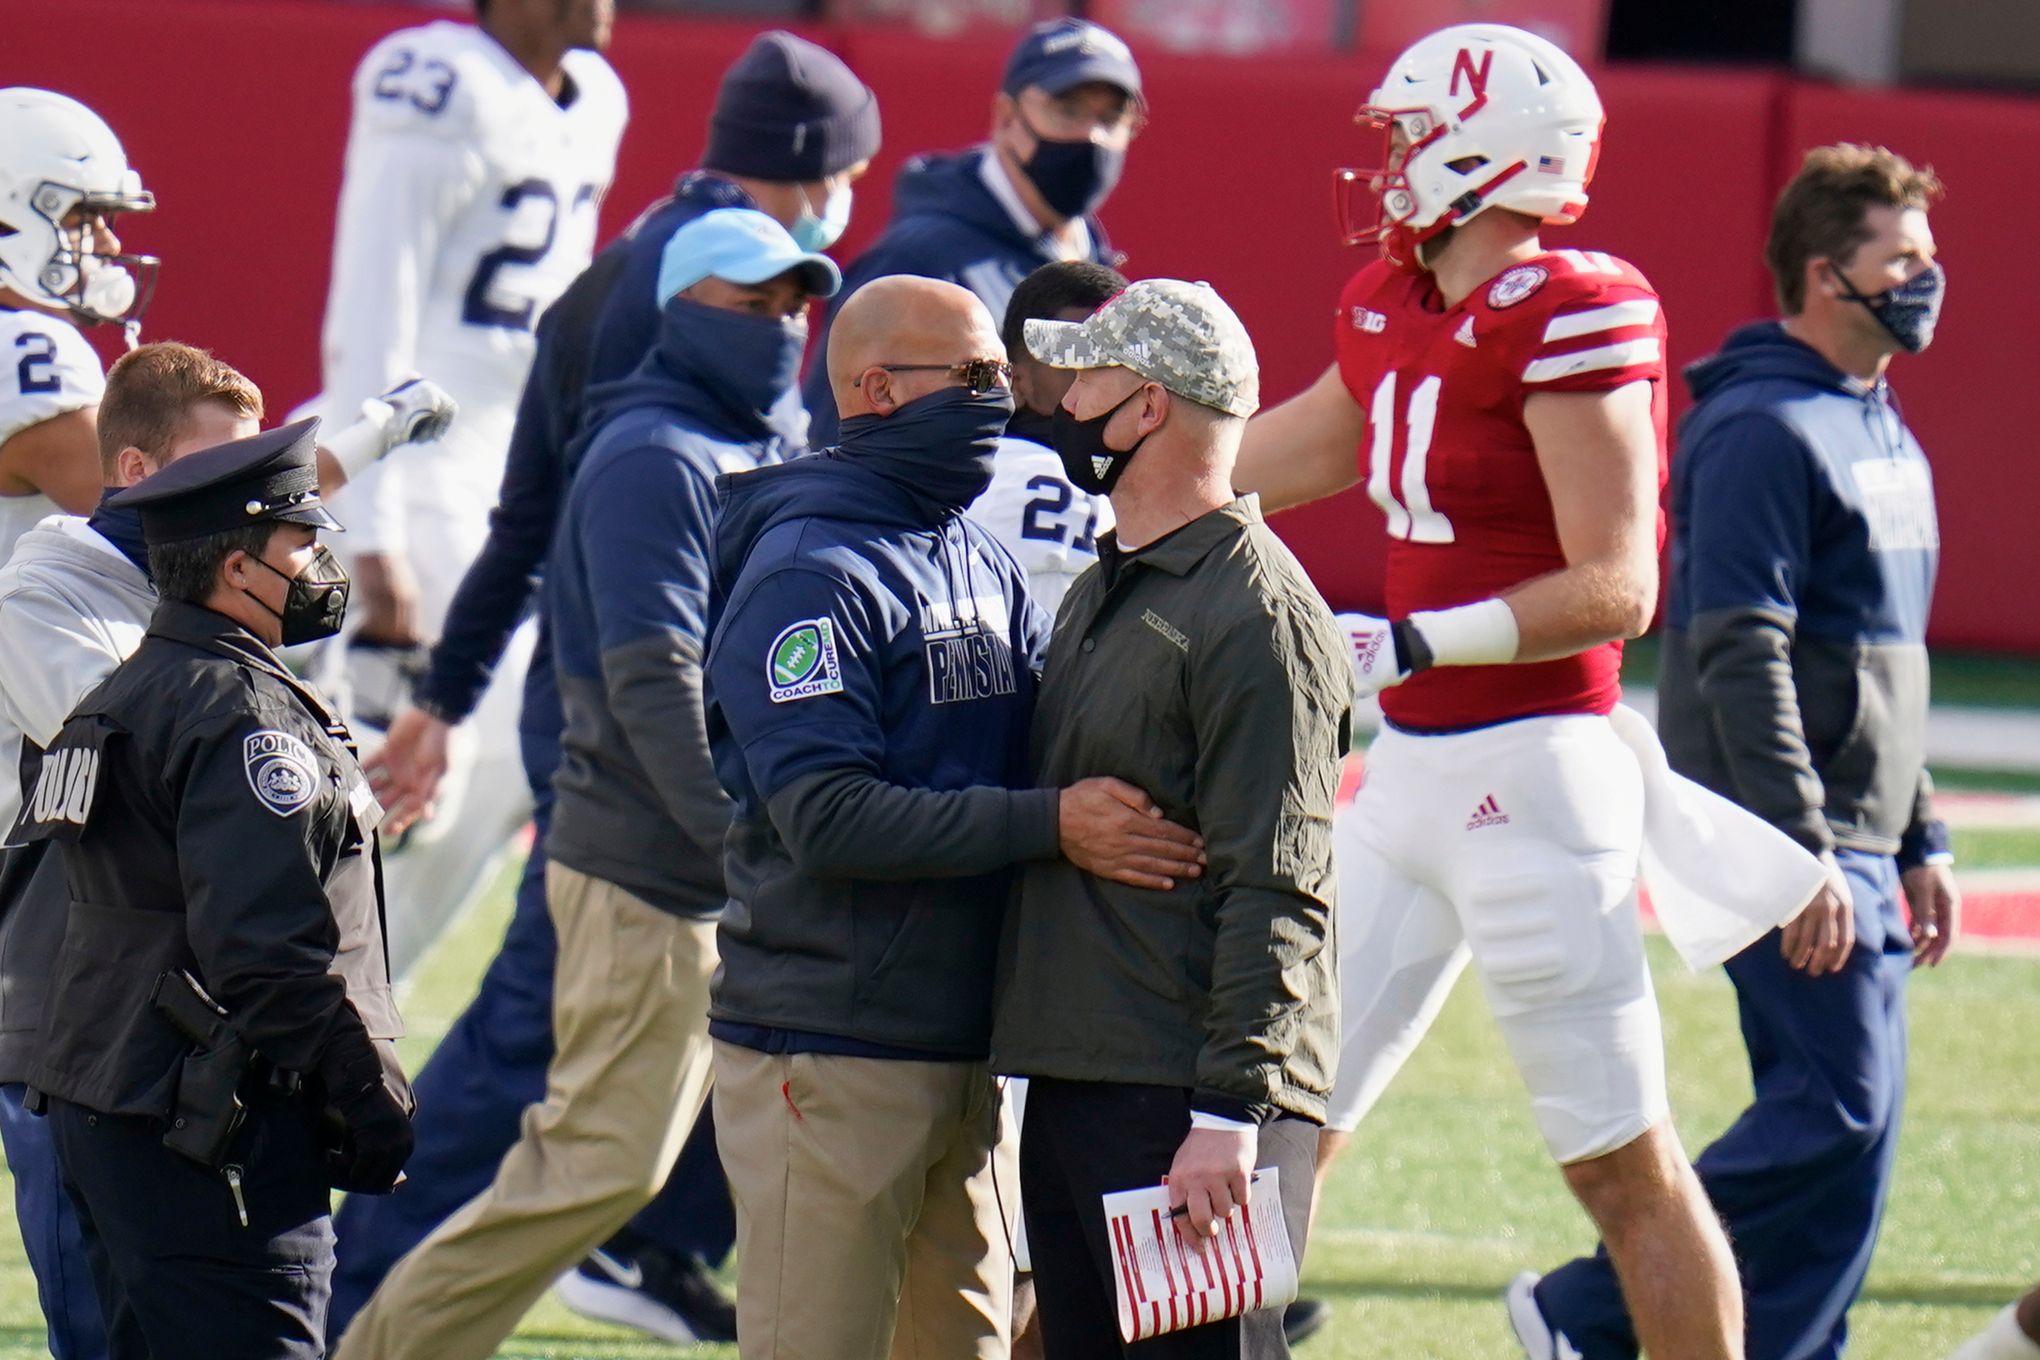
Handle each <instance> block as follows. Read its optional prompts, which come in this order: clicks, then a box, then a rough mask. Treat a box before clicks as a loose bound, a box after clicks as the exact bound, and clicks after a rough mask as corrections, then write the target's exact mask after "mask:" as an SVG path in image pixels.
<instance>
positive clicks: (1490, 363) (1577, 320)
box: [1333, 250, 1666, 731]
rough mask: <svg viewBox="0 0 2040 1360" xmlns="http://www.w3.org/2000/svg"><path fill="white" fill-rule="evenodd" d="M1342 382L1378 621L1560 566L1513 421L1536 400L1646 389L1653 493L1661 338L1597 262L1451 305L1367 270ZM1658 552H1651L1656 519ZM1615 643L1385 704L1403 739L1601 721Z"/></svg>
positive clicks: (1660, 458) (1521, 276)
mask: <svg viewBox="0 0 2040 1360" xmlns="http://www.w3.org/2000/svg"><path fill="white" fill-rule="evenodd" d="M1335 324H1336V332H1335V339H1334V342H1333V343H1334V348H1335V351H1336V353H1337V356H1338V364H1339V375H1340V377H1341V378H1342V379H1343V380H1344V382H1345V384H1346V388H1347V390H1348V391H1349V392H1351V393H1352V394H1353V399H1354V400H1355V401H1356V402H1358V403H1359V404H1360V409H1361V410H1362V411H1364V412H1366V414H1367V433H1366V437H1365V439H1364V440H1363V441H1362V445H1361V448H1360V450H1359V456H1360V460H1361V462H1360V474H1361V477H1362V478H1363V480H1364V481H1365V483H1366V486H1367V491H1368V495H1369V497H1370V498H1371V499H1372V500H1373V501H1374V503H1375V504H1376V505H1377V506H1379V507H1380V509H1381V511H1382V513H1383V514H1384V515H1386V516H1387V529H1388V536H1389V544H1388V576H1387V582H1386V588H1387V612H1388V614H1389V616H1390V617H1392V618H1403V617H1406V616H1408V615H1409V614H1412V613H1414V612H1416V611H1418V610H1424V609H1447V608H1450V607H1452V606H1454V605H1461V604H1468V603H1471V602H1473V601H1476V600H1483V599H1487V598H1489V597H1490V596H1493V595H1498V594H1500V593H1501V592H1503V591H1505V590H1508V589H1510V588H1512V587H1514V586H1518V585H1521V584H1522V583H1523V582H1525V581H1528V580H1530V579H1531V578H1533V577H1537V576H1542V575H1545V574H1547V573H1549V572H1553V571H1557V570H1559V569H1561V568H1563V567H1564V566H1565V565H1566V561H1565V552H1564V549H1563V548H1562V547H1561V546H1560V543H1559V539H1558V529H1557V526H1556V524H1555V522H1554V520H1553V516H1552V509H1551V497H1550V494H1549V492H1548V491H1547V489H1546V487H1545V483H1544V474H1543V471H1542V469H1541V468H1540V467H1539V465H1538V460H1537V451H1536V448H1535V447H1534V446H1533V444H1532V442H1531V438H1530V431H1529V428H1528V427H1527V426H1526V425H1525V424H1524V420H1523V406H1524V403H1525V402H1526V401H1527V400H1529V398H1531V397H1533V396H1535V395H1536V394H1538V393H1540V392H1575V393H1577V392H1588V393H1591V392H1606V391H1612V390H1614V389H1615V388H1618V387H1622V386H1626V385H1627V384H1629V383H1632V382H1648V383H1650V384H1651V385H1652V394H1651V395H1652V414H1653V421H1654V424H1655V427H1656V443H1657V484H1658V487H1659V489H1660V491H1662V489H1663V486H1664V479H1665V424H1666V390H1665V389H1666V384H1665V323H1664V313H1663V309H1662V308H1661V307H1660V306H1659V304H1658V297H1657V293H1656V292H1655V291H1654V290H1653V289H1652V288H1651V286H1650V284H1649V283H1648V282H1647V281H1646V280H1645V279H1644V277H1643V275H1642V274H1640V273H1638V272H1637V270H1636V269H1635V268H1634V267H1633V266H1631V265H1629V264H1627V263H1625V262H1624V261H1622V260H1618V259H1616V258H1615V257H1613V256H1610V255H1605V254H1601V253H1599V252H1596V251H1580V250H1554V251H1549V252H1546V253H1544V254H1542V255H1538V256H1536V257H1534V258H1532V259H1529V260H1526V261H1523V262H1521V263H1518V264H1515V265H1512V266H1510V267H1509V268H1507V269H1505V270H1503V271H1502V272H1501V273H1500V274H1497V275H1496V276H1495V277H1494V278H1492V279H1490V280H1489V281H1488V282H1486V283H1484V284H1482V285H1481V286H1480V287H1478V288H1476V289H1475V290H1474V291H1473V292H1472V293H1470V294H1468V295H1467V296H1466V297H1465V298H1464V299H1462V300H1461V301H1460V302H1459V303H1458V304H1457V305H1455V306H1451V307H1447V306H1446V305H1445V303H1444V299H1443V298H1442V297H1441V296H1440V295H1439V292H1438V288H1437V285H1436V283H1435V282H1434V281H1433V280H1432V278H1431V276H1430V275H1429V274H1422V275H1408V274H1402V273H1398V272H1397V271H1395V270H1393V269H1391V268H1390V267H1389V266H1388V265H1386V264H1383V263H1378V262H1377V263H1374V264H1370V265H1368V266H1367V267H1366V268H1364V269H1362V270H1361V271H1360V272H1359V273H1357V274H1355V275H1354V276H1353V278H1352V279H1351V280H1350V281H1349V282H1348V283H1347V285H1346V288H1345V291H1344V293H1343V294H1341V296H1340V299H1339V313H1338V318H1337V321H1336V323H1335ZM1658 524H1659V528H1658V536H1659V539H1660V542H1662V538H1663V516H1662V513H1660V515H1659V520H1658ZM1621 663H1622V644H1621V643H1619V642H1610V643H1606V644H1603V645H1601V646H1597V647H1592V648H1589V649H1588V650H1586V651H1584V652H1581V653H1579V654H1577V655H1574V656H1569V657H1564V658H1561V659H1559V660H1555V661H1541V662H1533V663H1529V664H1525V665H1506V666H1443V667H1438V668H1436V669H1433V670H1429V671H1426V672H1424V673H1423V674H1421V675H1417V676H1414V677H1412V678H1411V679H1410V680H1409V681H1407V682H1405V683H1404V684H1402V685H1399V686H1397V687H1395V688H1393V689H1389V690H1384V691H1383V692H1382V695H1381V704H1382V711H1383V712H1384V713H1385V714H1386V715H1387V716H1388V718H1389V720H1390V721H1391V722H1393V723H1395V724H1396V725H1398V726H1400V727H1404V728H1408V729H1411V730H1416V731H1454V730H1460V729H1464V728H1469V727H1482V726H1486V725H1488V724H1491V723H1498V722H1507V721H1509V720H1511V719H1515V718H1525V717H1533V716H1537V715H1540V714H1551V713H1606V712H1607V711H1608V710H1609V709H1610V708H1612V707H1613V706H1614V704H1615V701H1616V699H1617V698H1618V697H1619V695H1620V693H1621V685H1620V679H1619V672H1620V668H1621Z"/></svg>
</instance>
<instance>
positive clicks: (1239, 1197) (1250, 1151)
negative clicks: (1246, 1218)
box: [1168, 1116, 1261, 1238]
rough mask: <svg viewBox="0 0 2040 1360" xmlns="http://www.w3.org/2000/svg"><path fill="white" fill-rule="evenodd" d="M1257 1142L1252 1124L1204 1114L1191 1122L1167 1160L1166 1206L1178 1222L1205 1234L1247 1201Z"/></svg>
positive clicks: (1257, 1137)
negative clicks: (1180, 1142) (1179, 1212)
mask: <svg viewBox="0 0 2040 1360" xmlns="http://www.w3.org/2000/svg"><path fill="white" fill-rule="evenodd" d="M1195 1118H1198V1117H1197V1116H1193V1119H1195ZM1260 1141H1261V1135H1260V1129H1259V1128H1257V1127H1256V1126H1255V1125H1253V1124H1242V1123H1239V1122H1237V1121H1234V1120H1229V1119H1212V1118H1209V1117H1204V1119H1203V1122H1202V1123H1193V1124H1192V1125H1191V1128H1190V1132H1189V1133H1188V1134H1186V1135H1185V1136H1184V1138H1183V1143H1182V1145H1181V1146H1180V1147H1178V1148H1177V1149H1176V1158H1175V1160H1174V1161H1172V1162H1171V1163H1169V1175H1168V1185H1169V1210H1170V1216H1171V1217H1172V1218H1175V1219H1176V1222H1177V1224H1178V1226H1179V1227H1180V1226H1182V1225H1184V1224H1187V1225H1188V1226H1189V1227H1190V1229H1191V1231H1193V1232H1194V1233H1196V1235H1197V1236H1198V1237H1199V1238H1205V1237H1210V1236H1212V1235H1214V1234H1215V1233H1217V1232H1218V1225H1219V1224H1220V1223H1222V1222H1223V1221H1225V1220H1226V1219H1229V1218H1231V1217H1232V1216H1233V1214H1234V1213H1235V1212H1236V1211H1237V1210H1238V1209H1239V1208H1240V1207H1241V1206H1243V1205H1244V1204H1246V1202H1247V1185H1248V1183H1249V1182H1250V1181H1251V1180H1252V1179H1253V1175H1254V1158H1255V1156H1256V1155H1257V1154H1258V1152H1259V1150H1260ZM1179 1208H1180V1209H1181V1210H1182V1211H1183V1212H1182V1213H1181V1214H1180V1215H1178V1214H1176V1212H1175V1211H1176V1210H1177V1209H1179Z"/></svg>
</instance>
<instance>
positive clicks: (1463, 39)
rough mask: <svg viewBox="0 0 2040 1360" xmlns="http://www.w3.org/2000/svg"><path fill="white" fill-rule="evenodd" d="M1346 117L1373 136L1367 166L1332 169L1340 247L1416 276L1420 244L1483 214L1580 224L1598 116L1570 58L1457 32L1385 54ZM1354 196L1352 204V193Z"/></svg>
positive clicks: (1531, 41) (1496, 28) (1539, 42)
mask: <svg viewBox="0 0 2040 1360" xmlns="http://www.w3.org/2000/svg"><path fill="white" fill-rule="evenodd" d="M1354 121H1355V122H1356V123H1358V124H1360V125H1361V126H1362V127H1363V128H1366V129H1368V130H1369V131H1372V132H1375V133H1378V134H1380V136H1381V151H1380V155H1379V159H1378V160H1377V161H1376V162H1375V168H1372V169H1358V170H1341V171H1339V172H1338V173H1337V193H1338V207H1339V225H1340V229H1341V231H1342V232H1343V233H1344V234H1345V238H1346V243H1347V244H1348V245H1372V244H1378V245H1380V247H1381V253H1382V255H1383V257H1384V258H1385V259H1387V260H1388V261H1389V263H1391V264H1393V265H1395V266H1396V267H1397V268H1400V269H1405V270H1410V271H1416V270H1420V269H1422V268H1423V262H1422V260H1421V258H1420V257H1419V250H1420V248H1421V247H1422V246H1423V244H1424V243H1425V242H1426V241H1429V240H1431V239H1432V238H1434V237H1436V236H1438V235H1439V234H1440V233H1442V232H1443V231H1445V230H1446V229H1447V228H1448V227H1451V226H1452V225H1454V224H1455V223H1458V222H1464V221H1466V220H1467V219H1468V218H1470V217H1472V216H1473V215H1474V214H1475V213H1477V212H1479V211H1481V210H1482V209H1483V208H1507V209H1509V210H1511V211H1513V212H1519V213H1525V214H1527V215H1529V216H1531V217H1534V218H1537V219H1538V220H1539V221H1542V222H1546V223H1552V224H1564V223H1570V222H1575V221H1577V220H1579V216H1580V214H1581V213H1583V212H1585V211H1586V207H1587V184H1588V183H1589V182H1590V181H1591V180H1592V179H1593V178H1594V166H1595V163H1596V162H1597V161H1598V160H1599V159H1600V155H1601V125H1602V122H1603V114H1602V111H1601V99H1600V96H1599V95H1597V94H1595V93H1594V83H1593V81H1591V80H1589V79H1588V78H1587V73H1586V72H1585V71H1583V70H1581V69H1580V65H1579V63H1578V62H1576V61H1574V60H1573V59H1572V58H1571V57H1569V56H1567V55H1566V54H1565V53H1564V52H1563V51H1561V50H1560V49H1559V48H1558V47H1557V46H1555V45H1553V44H1552V43H1550V42H1547V41H1545V40H1544V39H1543V38H1540V37H1538V36H1537V35H1536V34H1534V33H1526V32H1524V31H1523V30H1522V29H1520V28H1511V27H1509V26H1508V25H1506V24H1456V25H1454V26H1453V27H1451V28H1441V29H1439V30H1438V31H1437V32H1436V33H1433V34H1431V35H1430V36H1429V37H1426V38H1422V39H1420V40H1419V41H1418V42H1417V43H1416V44H1415V45H1414V46H1412V47H1411V48H1410V49H1409V50H1408V51H1406V52H1404V53H1403V54H1402V55H1401V56H1400V57H1398V58H1396V61H1395V64H1394V65H1393V66H1391V67H1389V68H1388V75H1387V77H1386V78H1385V79H1383V81H1382V82H1381V86H1380V88H1379V89H1377V90H1375V91H1374V93H1373V95H1372V96H1371V97H1369V99H1368V101H1367V103H1365V104H1364V105H1362V106H1361V108H1360V112H1359V113H1358V114H1356V115H1354ZM1363 193H1364V194H1365V195H1366V196H1365V197H1362V196H1361V195H1362V194H1363Z"/></svg>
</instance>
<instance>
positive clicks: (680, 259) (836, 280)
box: [657, 208, 843, 307]
mask: <svg viewBox="0 0 2040 1360" xmlns="http://www.w3.org/2000/svg"><path fill="white" fill-rule="evenodd" d="M789 269H797V270H799V271H801V280H800V281H801V286H802V287H804V288H806V289H807V290H808V291H809V292H810V293H813V294H814V295H815V296H816V297H834V296H835V295H836V290H837V289H838V288H841V287H842V286H843V272H842V271H841V270H839V269H837V268H836V262H835V261H834V260H832V259H830V258H829V257H828V256H826V255H811V254H809V253H808V252H806V251H804V250H802V249H801V248H800V247H799V246H798V245H796V244H795V243H794V239H793V237H792V236H791V235H790V234H788V232H787V230H786V228H785V227H782V226H780V225H779V223H778V222H776V221H774V220H773V219H772V218H770V217H767V216H766V215H765V214H764V213H761V212H758V211H757V210H756V209H753V208H717V209H716V210H715V211H714V212H710V213H703V214H702V215H701V216H700V217H697V218H695V219H694V220H693V221H692V222H689V223H688V224H687V225H686V226H684V227H682V228H680V230H678V231H676V232H674V233H673V238H672V239H671V240H669V241H667V242H666V249H665V251H664V252H663V253H662V254H661V255H660V256H659V288H658V295H657V302H658V304H659V305H660V306H661V307H664V306H665V305H666V304H667V303H668V302H671V301H672V300H673V295H674V294H675V293H679V292H682V291H684V290H686V289H689V288H692V287H693V286H694V285H695V284H697V283H700V282H701V281H702V280H703V279H708V278H716V279H725V280H727V281H728V282H730V283H742V284H756V283H763V282H765V281H766V280H767V279H776V278H778V277H779V276H780V275H781V274H784V273H785V272H786V271H787V270H789Z"/></svg>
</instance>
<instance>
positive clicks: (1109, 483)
mask: <svg viewBox="0 0 2040 1360" xmlns="http://www.w3.org/2000/svg"><path fill="white" fill-rule="evenodd" d="M1146 390H1147V387H1146V385H1145V384H1143V385H1142V386H1140V387H1136V388H1134V389H1133V391H1131V392H1129V393H1127V394H1126V397H1125V399H1124V400H1122V401H1121V402H1120V403H1119V405H1118V406H1114V407H1113V408H1112V409H1111V410H1109V411H1107V412H1105V413H1104V414H1103V415H1097V416H1092V417H1091V418H1090V419H1089V420H1078V419H1077V418H1076V417H1075V416H1073V415H1071V414H1070V412H1069V408H1068V407H1065V406H1058V407H1056V408H1055V423H1054V430H1053V432H1052V433H1051V435H1050V436H1049V439H1050V442H1051V443H1053V444H1054V445H1055V451H1056V454H1057V455H1058V456H1059V457H1060V458H1061V459H1062V465H1063V471H1064V472H1066V473H1068V474H1069V479H1070V481H1071V483H1072V484H1074V485H1075V486H1076V487H1077V488H1078V489H1079V490H1082V491H1088V492H1090V493H1091V494H1092V495H1094V496H1109V495H1111V494H1112V488H1113V487H1114V486H1116V485H1117V484H1118V482H1119V478H1120V476H1121V475H1122V474H1123V473H1124V472H1125V471H1126V465H1127V464H1128V463H1131V462H1132V461H1133V455H1135V454H1136V453H1139V452H1140V446H1141V445H1142V444H1145V443H1147V435H1145V434H1144V435H1142V436H1141V437H1140V438H1138V439H1136V440H1134V441H1133V447H1132V448H1130V449H1115V448H1110V447H1108V446H1107V445H1106V443H1105V427H1106V426H1107V425H1109V424H1111V423H1112V417H1114V416H1116V415H1118V414H1119V408H1120V406H1124V405H1126V403H1127V402H1129V401H1132V400H1133V399H1134V398H1135V397H1137V396H1139V395H1140V394H1141V393H1142V392H1145V391H1146ZM1148 433H1149V434H1152V433H1153V431H1152V430H1151V431H1149V432H1148Z"/></svg>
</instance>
